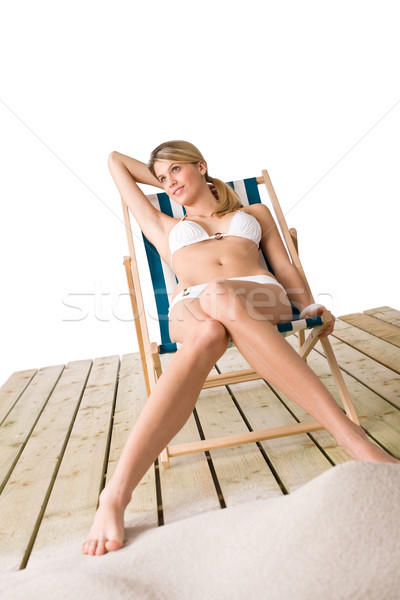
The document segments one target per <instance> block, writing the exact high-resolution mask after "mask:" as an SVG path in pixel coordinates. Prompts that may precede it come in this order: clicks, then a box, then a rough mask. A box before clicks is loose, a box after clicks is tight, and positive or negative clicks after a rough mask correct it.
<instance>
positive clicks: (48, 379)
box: [0, 365, 64, 493]
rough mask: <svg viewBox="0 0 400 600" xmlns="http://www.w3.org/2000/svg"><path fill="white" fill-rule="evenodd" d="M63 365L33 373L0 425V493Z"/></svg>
mask: <svg viewBox="0 0 400 600" xmlns="http://www.w3.org/2000/svg"><path fill="white" fill-rule="evenodd" d="M63 369H64V365H57V366H54V367H45V368H44V369H40V371H39V372H38V373H37V374H36V375H35V377H34V379H33V381H32V382H31V383H30V385H29V386H28V387H27V389H26V390H25V392H24V393H23V394H22V396H21V397H20V399H19V400H18V402H17V403H16V404H15V406H14V408H13V409H12V410H11V411H10V412H9V413H8V416H7V418H6V419H5V420H4V421H3V424H2V425H1V427H0V447H1V454H0V493H1V491H2V490H3V488H4V486H5V485H6V483H7V481H8V478H9V476H10V475H11V472H12V470H13V468H14V467H15V465H16V463H17V461H18V458H19V456H20V455H21V453H22V451H23V449H24V447H25V445H26V443H27V442H28V440H29V438H30V435H31V433H32V431H33V429H34V427H35V425H36V422H37V420H38V418H39V417H40V414H41V412H42V410H43V409H44V407H45V406H46V402H47V401H48V399H49V397H50V395H51V393H52V392H53V389H54V387H55V385H56V383H57V380H58V379H59V377H60V375H61V373H62V371H63Z"/></svg>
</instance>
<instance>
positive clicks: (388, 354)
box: [332, 319, 400, 374]
mask: <svg viewBox="0 0 400 600" xmlns="http://www.w3.org/2000/svg"><path fill="white" fill-rule="evenodd" d="M332 337H335V338H336V339H338V340H341V341H342V342H346V344H349V346H352V347H353V348H355V349H356V350H359V351H360V352H362V353H363V354H365V355H366V356H369V357H370V358H373V359H374V360H375V361H376V362H379V363H381V364H382V365H385V366H386V367H389V369H392V370H393V371H395V372H396V373H398V374H400V349H399V348H397V347H396V346H393V345H392V344H389V342H385V341H384V340H380V339H379V338H377V337H375V336H373V335H371V334H370V333H367V332H365V331H362V330H361V329H356V328H355V327H352V326H351V325H348V324H347V323H344V321H341V320H340V319H338V320H337V321H336V323H335V329H334V331H333V333H332Z"/></svg>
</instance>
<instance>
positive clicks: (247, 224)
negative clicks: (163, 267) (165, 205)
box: [168, 210, 261, 259]
mask: <svg viewBox="0 0 400 600" xmlns="http://www.w3.org/2000/svg"><path fill="white" fill-rule="evenodd" d="M185 217H186V215H185V216H184V217H182V219H181V220H180V221H179V222H178V223H177V224H176V225H174V227H173V228H172V229H171V231H170V233H169V238H168V243H169V249H170V251H171V259H172V256H173V255H174V254H175V252H177V251H178V250H180V249H181V248H184V247H185V246H190V245H191V244H197V243H198V242H204V241H205V240H213V239H216V240H220V239H222V238H224V237H226V236H228V235H233V236H236V237H241V238H246V239H248V240H251V241H252V242H254V244H256V246H257V247H258V246H259V244H260V240H261V225H260V223H259V222H258V221H257V219H255V218H254V217H253V215H250V214H249V213H247V212H244V211H243V210H238V211H237V212H236V213H235V214H234V215H233V217H232V220H231V222H230V225H229V231H228V232H227V233H216V234H214V235H208V233H207V232H206V231H205V229H203V227H202V226H201V225H199V224H198V223H195V222H194V221H184V219H185Z"/></svg>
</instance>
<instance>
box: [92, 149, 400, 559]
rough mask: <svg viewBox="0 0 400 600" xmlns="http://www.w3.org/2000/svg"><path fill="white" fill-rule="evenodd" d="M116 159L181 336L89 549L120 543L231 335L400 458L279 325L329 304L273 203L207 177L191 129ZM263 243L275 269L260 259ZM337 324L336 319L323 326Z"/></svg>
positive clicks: (368, 446) (348, 442)
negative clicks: (145, 159) (156, 197)
mask: <svg viewBox="0 0 400 600" xmlns="http://www.w3.org/2000/svg"><path fill="white" fill-rule="evenodd" d="M109 168H110V171H111V174H112V177H113V179H114V181H115V184H116V186H117V188H118V190H119V192H120V194H121V196H122V198H123V199H124V201H125V202H126V204H127V205H128V207H129V209H130V211H131V212H132V214H133V216H134V217H135V219H136V221H137V223H138V224H139V227H140V228H141V230H142V231H143V233H144V234H145V236H146V237H147V239H148V240H149V241H150V242H151V243H152V244H153V245H154V246H155V247H156V248H157V250H158V252H159V254H160V256H161V257H162V258H163V260H164V261H165V262H167V263H169V264H170V265H171V266H172V268H173V270H174V273H175V274H176V276H177V279H178V281H179V283H178V285H177V288H176V290H175V293H174V296H173V299H172V302H171V306H170V313H169V328H170V337H171V340H173V341H176V342H180V343H181V344H182V345H181V346H180V348H179V349H178V351H177V352H176V355H175V356H174V358H173V360H172V361H171V363H170V364H169V366H168V367H167V368H166V369H165V371H164V372H163V374H162V376H161V377H160V379H159V381H158V383H157V385H156V387H155V389H154V391H153V392H152V393H151V395H150V396H149V398H148V400H147V402H146V405H145V407H144V409H143V411H142V413H141V414H140V416H139V418H138V420H137V422H136V424H135V426H134V428H133V430H132V432H131V433H130V436H129V438H128V440H127V443H126V445H125V447H124V449H123V451H122V453H121V457H120V459H119V462H118V465H117V468H116V470H115V473H114V475H113V477H112V479H111V481H110V482H109V484H108V485H107V486H106V487H105V489H104V490H103V492H102V493H101V496H100V504H99V508H98V511H97V513H96V516H95V519H94V523H93V526H92V528H91V530H90V533H89V536H88V538H87V540H86V541H85V542H84V543H83V546H82V551H83V552H84V553H85V554H90V555H101V554H104V553H105V552H107V551H112V550H118V549H119V548H121V546H122V545H123V541H124V511H125V508H126V506H127V504H128V503H129V501H130V499H131V495H132V491H133V490H134V488H135V487H136V485H137V484H138V483H139V481H140V480H141V478H142V477H143V475H144V474H145V473H146V471H147V470H148V469H149V467H150V466H151V464H152V463H153V462H154V460H155V459H156V458H157V456H158V455H159V454H160V452H161V451H162V450H163V448H164V447H165V446H166V445H167V444H168V443H169V442H170V440H171V439H172V438H173V436H174V435H175V434H176V433H177V432H178V431H179V429H180V428H181V427H182V426H183V425H184V424H185V422H186V421H187V419H188V418H189V416H190V414H191V412H192V410H193V407H194V405H195V402H196V400H197V398H198V395H199V393H200V391H201V388H202V385H203V382H204V380H205V378H206V377H207V375H208V374H209V372H210V370H211V368H212V367H213V365H214V364H215V362H216V361H217V360H218V358H219V357H220V356H221V355H222V354H223V353H224V351H225V349H226V347H227V344H228V341H229V339H230V338H232V340H233V341H234V343H235V344H236V346H237V348H238V349H239V351H240V352H241V353H242V354H243V356H244V357H245V359H246V360H247V361H248V363H249V364H250V365H251V367H253V368H254V369H255V370H256V371H257V372H258V373H259V374H260V375H261V377H263V378H264V379H266V380H268V381H269V382H271V383H272V384H273V385H276V386H277V387H278V388H280V390H282V392H284V393H285V394H287V395H288V396H289V397H290V398H291V399H292V400H294V401H295V402H297V404H299V406H301V407H302V408H303V409H305V410H306V411H307V412H308V413H309V414H310V415H312V416H313V417H314V418H315V419H316V420H317V421H319V422H320V423H321V424H323V425H324V426H325V427H326V429H327V430H328V431H329V432H330V433H331V434H332V435H333V436H334V438H335V439H336V440H337V442H338V443H339V444H340V445H342V446H343V447H344V448H345V449H346V451H347V452H348V453H349V454H350V456H352V457H353V458H354V459H358V460H364V461H378V462H397V463H398V462H400V461H397V460H396V459H394V458H393V457H391V456H390V455H389V454H387V453H386V452H385V451H384V450H382V449H381V448H379V447H378V446H376V445H375V444H372V443H371V442H370V441H369V440H368V439H367V436H366V435H365V433H364V432H363V430H362V429H361V427H359V426H357V425H355V424H354V423H353V422H352V421H350V420H349V419H348V418H347V417H346V416H345V414H344V413H343V412H342V410H341V409H340V408H339V406H338V405H337V403H336V402H335V400H334V399H333V397H332V396H331V394H330V393H329V392H328V390H327V389H326V388H325V387H324V385H323V384H322V383H321V381H320V380H319V378H318V377H317V376H316V375H315V374H314V372H313V371H312V370H311V369H310V368H309V367H308V366H307V364H306V363H305V362H304V361H303V360H302V359H301V358H300V357H299V355H298V354H297V353H296V352H295V350H293V348H292V347H291V346H290V345H289V344H288V343H287V341H286V340H285V339H284V338H283V337H282V336H281V335H280V334H279V333H278V331H277V329H276V328H275V327H274V325H275V324H276V323H279V322H281V321H287V320H290V319H291V316H292V310H291V305H290V301H292V302H293V304H294V305H295V306H296V307H297V308H298V309H299V310H300V312H301V317H303V316H315V315H319V314H321V313H322V312H323V311H324V310H326V309H325V308H324V307H323V306H320V305H315V304H312V303H311V298H310V297H309V296H308V294H307V292H306V291H305V287H304V283H303V281H302V279H301V277H300V275H299V274H298V272H297V270H296V269H295V267H294V266H293V265H292V264H291V262H290V260H289V257H288V255H287V253H286V250H285V247H284V245H283V243H282V241H281V238H280V235H279V233H278V231H277V228H276V225H275V222H274V220H273V218H272V216H271V214H270V212H269V210H268V209H267V207H266V206H264V205H260V204H258V205H252V206H249V207H246V209H245V210H244V209H242V207H241V204H240V201H239V199H238V197H237V196H236V194H235V193H234V191H233V190H232V189H231V188H230V187H229V186H227V185H226V184H224V183H223V182H222V181H220V180H218V179H214V178H212V177H210V176H209V175H208V171H207V163H206V161H205V159H204V157H203V156H202V154H201V153H200V152H199V150H198V149H197V148H196V147H195V146H193V145H192V144H190V143H188V142H184V141H173V142H166V143H164V144H161V145H160V146H158V148H156V149H155V150H154V151H153V152H152V154H151V158H150V161H149V163H148V165H146V164H144V163H142V162H140V161H138V160H135V159H133V158H130V157H129V156H125V155H123V154H120V153H119V152H112V153H111V155H110V157H109ZM139 183H144V184H149V185H152V186H156V187H159V188H162V189H163V190H164V191H165V192H166V193H167V194H168V196H170V197H171V198H172V199H173V200H175V202H178V203H179V204H181V205H183V206H184V207H185V209H186V215H185V217H184V218H183V219H180V220H179V219H175V218H172V217H169V216H167V215H165V214H162V213H161V212H159V211H158V210H156V209H155V208H154V207H153V206H152V205H151V203H150V202H149V201H148V199H147V198H146V196H145V195H144V194H143V192H142V191H141V190H140V188H139V186H138V184H139ZM260 245H261V247H262V249H263V251H264V253H265V255H266V256H267V257H268V260H269V262H270V264H271V266H272V269H273V271H274V274H275V276H274V275H272V274H271V273H269V272H268V271H266V270H265V269H264V268H262V267H261V266H260V264H259V246H260ZM332 330H333V324H332V325H331V326H330V327H329V329H327V330H326V331H325V332H324V334H323V335H328V334H329V333H331V331H332Z"/></svg>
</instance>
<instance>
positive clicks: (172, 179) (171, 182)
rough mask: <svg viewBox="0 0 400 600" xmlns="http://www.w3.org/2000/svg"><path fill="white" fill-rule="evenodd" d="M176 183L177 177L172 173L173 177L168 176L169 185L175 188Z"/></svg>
mask: <svg viewBox="0 0 400 600" xmlns="http://www.w3.org/2000/svg"><path fill="white" fill-rule="evenodd" d="M175 183H176V177H175V175H174V173H171V175H169V176H168V185H169V187H173V186H174V185H175Z"/></svg>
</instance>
